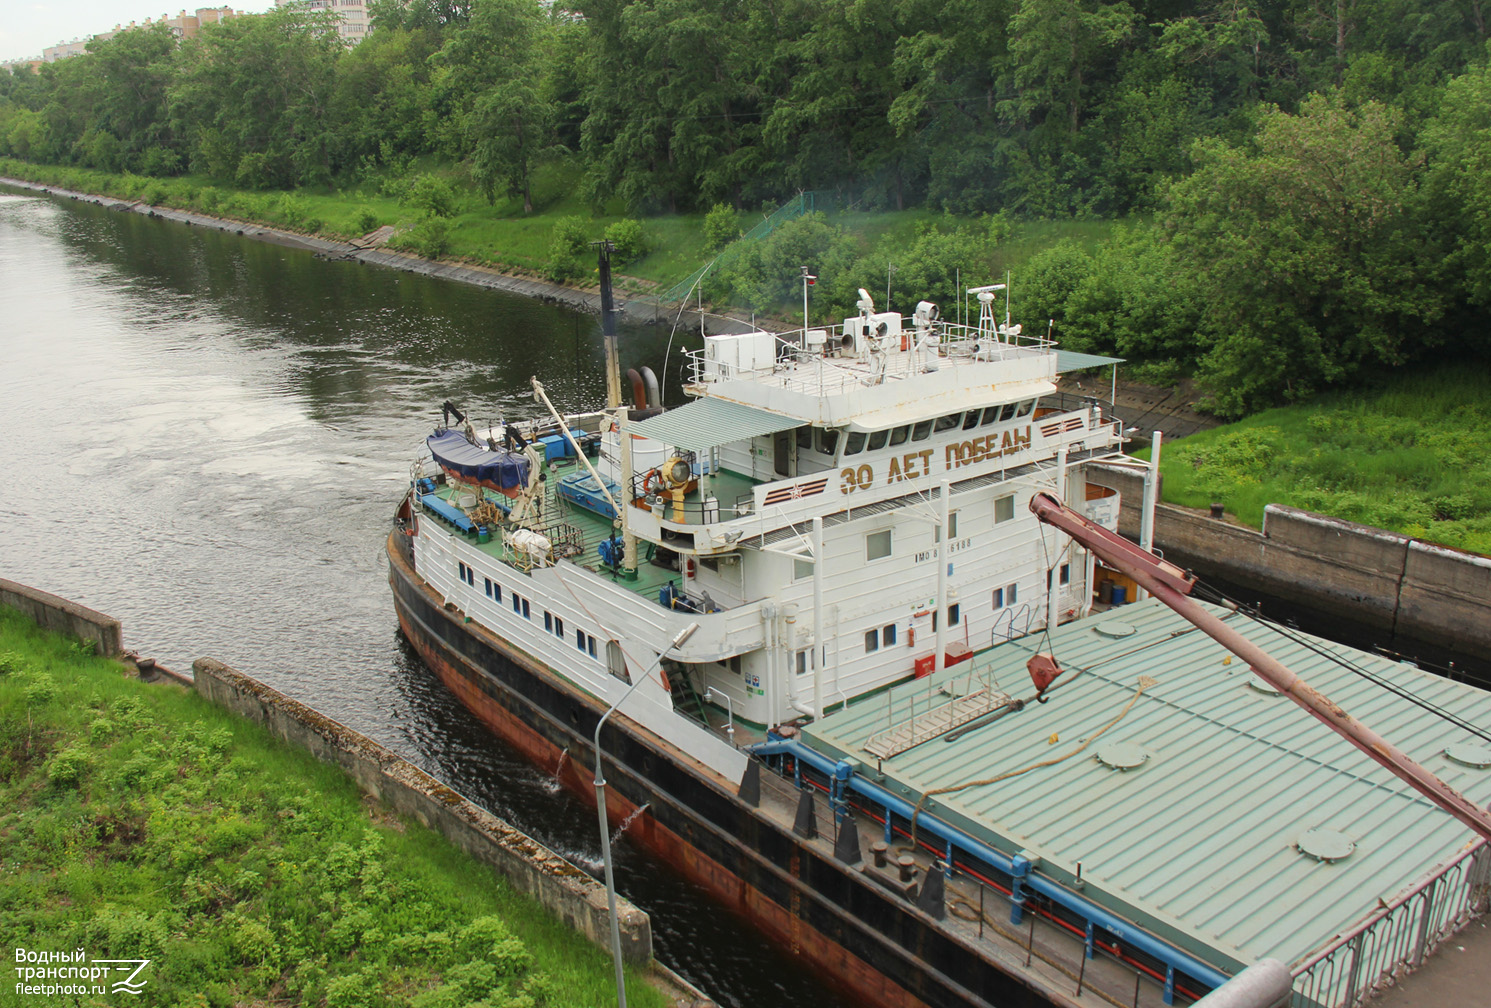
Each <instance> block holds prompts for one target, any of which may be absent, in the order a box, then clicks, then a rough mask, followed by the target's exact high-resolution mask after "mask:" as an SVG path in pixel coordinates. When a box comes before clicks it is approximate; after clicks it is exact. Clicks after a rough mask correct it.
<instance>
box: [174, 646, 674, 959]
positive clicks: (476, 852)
mask: <svg viewBox="0 0 1491 1008" xmlns="http://www.w3.org/2000/svg"><path fill="white" fill-rule="evenodd" d="M192 672H193V679H194V681H195V682H196V688H197V692H198V693H200V694H201V695H202V696H204V697H206V698H207V699H208V700H210V701H212V702H213V703H215V704H217V705H219V706H221V707H226V708H227V709H228V710H231V711H233V712H234V713H235V714H238V715H240V716H242V717H245V718H248V719H249V720H250V721H257V722H259V723H260V724H262V725H264V726H265V727H266V728H268V729H269V730H270V731H271V732H273V733H274V734H275V735H276V736H278V737H279V738H281V739H284V740H285V741H286V742H289V743H290V744H292V745H296V746H299V747H301V748H303V749H307V750H309V751H310V752H311V753H312V754H313V755H314V756H316V758H317V759H320V760H322V761H323V762H326V763H333V764H335V765H337V766H339V767H341V768H342V769H343V770H344V771H346V772H347V774H348V776H350V777H351V778H352V779H353V780H355V781H356V782H357V784H358V786H359V787H360V788H362V790H363V791H364V792H365V793H367V794H368V795H370V796H372V797H374V798H376V799H377V800H378V801H380V802H382V803H383V804H384V805H387V806H388V807H389V808H391V809H393V810H394V811H395V812H398V813H399V814H400V815H406V816H411V817H413V818H414V819H417V820H418V821H419V822H421V823H423V824H424V825H425V826H428V827H430V828H431V829H433V830H436V831H438V832H439V833H440V834H442V835H443V836H444V837H445V838H446V839H448V840H450V842H451V843H453V844H455V845H456V846H457V847H459V848H461V849H462V850H464V851H466V853H468V854H470V855H471V856H472V857H474V858H476V859H477V860H479V861H483V862H485V863H486V864H489V865H491V866H492V867H493V868H495V869H497V870H498V871H499V872H501V873H502V875H503V876H504V877H506V878H507V879H508V881H510V882H511V883H512V884H513V885H514V886H515V887H516V888H517V889H519V890H521V891H522V892H524V893H527V894H528V895H529V896H531V897H533V899H535V900H536V901H538V902H539V903H540V904H542V905H543V906H544V907H545V908H546V909H548V910H549V911H550V912H552V913H553V914H554V915H555V916H557V917H559V919H560V920H562V921H564V922H565V923H566V924H568V925H569V926H570V927H573V928H575V929H576V930H578V931H580V932H581V933H582V934H584V935H585V936H586V937H588V938H590V939H591V940H592V941H594V942H595V943H596V944H597V945H600V946H602V947H603V948H609V947H610V918H609V916H608V914H607V908H606V889H605V886H603V885H602V884H601V883H600V882H598V881H596V880H595V879H594V878H592V877H591V876H590V875H588V874H586V873H585V872H584V871H582V870H580V869H579V868H577V867H575V866H574V865H572V864H570V863H569V862H568V861H566V860H565V859H564V858H562V857H560V856H559V855H558V854H555V853H554V852H553V851H551V850H549V849H548V848H546V847H544V846H543V845H542V844H540V843H539V842H538V841H537V840H534V839H533V838H532V837H530V836H528V835H527V834H525V833H523V832H522V831H521V830H519V829H517V828H516V827H514V826H512V825H511V824H509V823H507V822H504V821H503V820H501V819H499V818H497V817H496V816H494V815H492V814H491V813H490V812H488V811H487V810H486V809H483V808H481V807H480V806H479V805H476V804H474V803H473V802H471V801H469V800H467V799H466V798H464V797H462V796H461V795H460V794H459V793H457V792H456V791H454V790H453V789H451V788H450V787H448V786H447V785H445V784H442V783H441V782H440V781H438V780H436V779H435V778H434V777H431V776H430V775H429V774H427V773H425V772H424V771H423V770H421V769H420V768H419V767H417V766H415V765H414V764H413V763H410V762H409V761H408V760H405V759H403V758H401V757H400V756H398V755H396V754H395V753H393V752H392V751H390V750H388V749H386V748H384V747H383V746H381V745H379V744H378V743H377V742H374V741H373V740H372V739H370V738H368V737H367V736H365V735H362V734H360V733H359V732H355V731H353V730H352V729H350V728H348V727H347V726H346V725H343V724H340V723H338V722H337V721H334V720H332V719H331V718H329V717H327V716H325V715H324V714H321V713H320V712H318V711H316V710H314V709H312V708H310V707H307V706H306V705H305V704H303V703H300V702H299V701H297V700H292V699H291V698H290V697H287V696H285V695H284V694H283V693H281V692H279V691H278V690H276V689H274V688H273V687H270V686H266V685H264V684H263V683H261V682H259V681H258V680H256V679H253V678H251V677H249V676H246V675H243V674H242V673H240V672H235V671H234V670H233V669H231V668H228V667H227V666H226V665H224V664H222V663H221V662H218V661H214V660H213V659H211V658H198V659H197V660H196V661H195V662H193V663H192ZM617 920H618V922H619V923H620V927H621V946H622V953H623V955H625V957H626V958H627V959H628V960H630V961H632V962H647V961H648V960H650V959H651V958H652V926H651V921H650V920H649V919H648V916H647V914H645V913H643V912H642V911H641V910H639V909H637V908H636V907H634V906H632V905H631V904H630V903H628V902H626V901H624V900H623V901H620V902H619V903H618V907H617Z"/></svg>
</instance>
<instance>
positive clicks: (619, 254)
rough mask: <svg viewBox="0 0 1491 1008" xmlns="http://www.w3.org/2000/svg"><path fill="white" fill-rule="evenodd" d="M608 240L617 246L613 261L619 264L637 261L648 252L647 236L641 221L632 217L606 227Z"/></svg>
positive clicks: (612, 255) (612, 257)
mask: <svg viewBox="0 0 1491 1008" xmlns="http://www.w3.org/2000/svg"><path fill="white" fill-rule="evenodd" d="M606 240H607V241H609V242H610V243H611V244H612V245H614V246H616V248H615V251H614V252H612V254H611V261H612V262H613V263H614V264H616V265H618V266H619V265H622V264H624V263H629V262H636V261H637V260H638V259H641V258H642V257H643V256H645V255H646V254H647V236H646V234H645V233H644V232H643V230H642V222H641V221H634V220H631V219H630V218H627V219H625V220H619V221H617V222H616V223H614V224H612V225H611V226H610V227H608V228H606Z"/></svg>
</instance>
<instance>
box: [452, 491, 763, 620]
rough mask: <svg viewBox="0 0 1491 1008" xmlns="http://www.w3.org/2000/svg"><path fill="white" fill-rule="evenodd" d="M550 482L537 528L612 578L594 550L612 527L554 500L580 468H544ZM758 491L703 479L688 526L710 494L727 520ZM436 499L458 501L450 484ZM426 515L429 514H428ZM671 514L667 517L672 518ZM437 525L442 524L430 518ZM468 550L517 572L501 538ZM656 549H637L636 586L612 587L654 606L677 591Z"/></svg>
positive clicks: (688, 510)
mask: <svg viewBox="0 0 1491 1008" xmlns="http://www.w3.org/2000/svg"><path fill="white" fill-rule="evenodd" d="M546 470H547V472H548V479H546V480H545V481H544V484H543V485H544V518H543V520H542V522H541V523H540V524H541V525H542V526H543V527H544V528H545V529H549V528H550V527H551V526H553V525H554V524H555V523H560V524H562V525H563V526H567V529H565V530H564V531H570V530H572V531H573V535H574V541H575V542H577V543H578V547H579V548H578V550H577V552H576V553H575V554H574V555H573V556H571V557H568V559H570V560H571V561H573V562H574V563H576V564H579V565H580V566H583V567H586V568H588V569H589V570H592V571H595V572H596V573H598V574H603V575H606V576H612V571H611V570H610V569H609V568H608V567H606V566H605V565H603V564H602V563H601V560H600V554H599V553H598V552H597V551H596V547H597V545H598V544H599V543H600V542H601V541H602V540H604V539H606V538H607V537H609V536H611V535H613V534H616V530H615V528H614V527H613V523H612V521H611V520H610V519H609V518H605V517H603V516H602V515H599V514H596V513H595V512H594V511H590V510H588V509H586V508H583V507H580V506H578V505H576V504H574V503H572V502H570V501H567V500H563V499H562V498H560V497H559V496H558V495H557V490H558V487H559V480H560V479H561V478H563V477H565V476H568V475H570V474H572V473H575V472H582V473H583V472H584V471H585V470H584V469H583V467H580V466H577V465H573V464H571V465H564V466H554V465H549V466H547V467H546ZM757 485H758V481H757V480H753V479H750V478H749V477H746V476H742V475H740V474H739V473H735V472H731V471H730V470H727V469H726V470H721V471H720V472H719V473H717V474H715V475H713V476H706V477H704V478H703V479H701V480H700V485H699V487H698V489H696V490H692V491H690V492H689V493H688V494H687V495H686V496H685V498H684V509H685V516H686V520H688V521H690V522H697V521H699V520H700V519H701V517H702V515H703V501H704V498H705V497H707V496H709V495H711V494H713V495H714V497H715V498H716V500H717V501H718V502H719V506H720V519H721V520H728V519H729V518H732V517H734V512H733V510H732V509H733V508H734V506H735V502H736V499H737V498H739V497H747V498H748V497H749V496H750V493H751V488H752V487H755V486H757ZM483 492H484V493H485V495H486V497H487V498H488V499H489V500H493V501H497V502H499V503H500V504H501V505H502V506H503V507H509V506H511V504H512V501H511V500H510V499H509V498H507V497H504V496H502V495H501V494H498V493H496V492H494V491H491V490H485V491H483ZM438 494H439V496H440V497H441V498H442V499H444V500H446V501H450V500H452V499H453V498H454V497H455V495H456V488H455V487H454V486H452V485H450V484H448V483H447V484H446V485H444V486H441V487H440V488H439V490H438ZM427 513H429V512H427ZM671 513H672V512H671V511H670V512H669V514H670V515H671ZM432 517H434V518H435V519H436V520H440V521H442V522H443V520H442V519H440V518H439V516H437V515H432ZM551 538H552V539H554V540H555V541H556V542H557V541H559V540H560V539H561V538H563V537H562V536H560V535H554V536H551ZM471 542H472V544H473V545H475V546H476V548H477V549H479V550H481V551H482V552H483V553H485V554H487V555H488V556H490V557H492V558H493V559H496V560H500V561H502V562H503V563H506V564H509V565H512V566H515V567H519V566H521V564H520V563H518V562H515V559H514V557H513V555H512V553H511V552H510V551H509V550H508V549H507V548H506V547H505V546H504V545H503V544H502V541H501V536H500V535H498V534H496V533H495V532H494V533H493V535H492V538H491V541H489V542H485V543H477V542H475V540H471ZM653 550H654V547H653V545H652V544H651V543H648V542H638V544H637V578H636V580H635V581H625V580H622V579H621V578H616V583H617V584H620V585H623V586H625V587H627V588H629V589H631V590H632V591H634V592H636V593H637V594H638V595H642V596H644V597H646V598H650V599H653V600H656V599H657V597H658V591H659V590H660V589H661V588H662V587H663V585H665V584H667V583H668V582H670V581H672V582H674V583H675V584H678V585H680V586H681V584H682V575H681V574H680V573H679V572H677V571H673V570H669V569H667V568H665V567H659V566H657V565H655V564H653V563H651V562H650V560H651V558H652V555H653Z"/></svg>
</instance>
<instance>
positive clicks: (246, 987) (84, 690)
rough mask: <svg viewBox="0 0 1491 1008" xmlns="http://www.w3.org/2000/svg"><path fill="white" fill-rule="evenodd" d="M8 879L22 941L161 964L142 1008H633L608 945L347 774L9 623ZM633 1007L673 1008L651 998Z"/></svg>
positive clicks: (62, 998)
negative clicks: (244, 1007)
mask: <svg viewBox="0 0 1491 1008" xmlns="http://www.w3.org/2000/svg"><path fill="white" fill-rule="evenodd" d="M370 812H371V814H372V818H370V817H369V816H370ZM0 863H3V865H4V871H0V929H3V930H4V932H5V934H6V935H7V940H8V942H9V946H8V947H9V948H22V949H27V950H30V951H32V952H54V953H69V954H70V953H72V952H73V951H74V950H75V949H82V950H85V952H84V954H85V955H86V956H87V957H88V959H89V960H94V959H108V958H118V959H150V960H151V963H150V965H149V966H148V967H146V968H145V970H144V971H143V972H142V973H141V974H140V975H139V977H138V979H139V980H142V981H144V987H143V989H142V992H141V994H140V996H139V997H138V998H132V999H131V1000H132V1001H137V1002H138V1003H139V1004H142V1005H201V1006H206V1005H214V1006H227V1005H239V1004H270V1003H274V1004H284V1005H326V1006H328V1008H381V1006H385V1005H395V1004H398V1005H414V1006H417V1008H456V1006H465V1005H480V1006H489V1008H498V1006H505V1008H539V1006H558V1005H572V1006H575V1008H591V1006H593V1005H596V1004H601V1003H604V1002H605V1001H606V999H607V997H608V996H609V997H614V993H610V994H608V992H610V991H612V974H611V968H610V961H609V959H608V958H607V957H606V956H605V954H604V953H603V952H602V951H601V950H599V949H596V948H594V947H592V946H591V945H589V944H588V943H587V942H586V941H585V940H584V939H583V938H581V937H580V936H579V935H577V934H575V933H574V932H572V931H570V930H568V929H567V928H565V927H564V926H563V925H561V924H559V923H558V922H557V921H555V920H554V919H553V918H551V917H549V916H548V915H547V914H546V913H544V912H543V911H542V910H540V909H538V908H537V907H536V906H534V905H533V904H532V903H531V902H529V901H528V900H527V899H526V898H524V897H522V896H521V895H519V894H517V893H515V892H514V891H513V890H512V889H511V888H510V887H509V886H508V885H507V884H506V883H505V882H504V881H503V880H501V879H499V878H498V877H496V876H495V875H493V873H492V872H490V871H489V870H487V869H486V868H484V867H482V866H480V865H477V864H476V863H474V862H473V861H471V860H470V859H469V858H468V857H466V856H465V855H462V854H460V853H458V852H457V851H455V850H454V848H452V847H451V846H450V845H449V844H448V843H446V842H445V841H444V840H442V839H441V838H439V837H437V836H435V835H434V834H432V833H431V832H429V831H428V830H425V829H423V828H421V827H419V826H417V825H411V824H406V823H403V822H401V821H399V820H397V819H395V818H392V817H391V816H388V815H387V814H385V813H382V812H381V811H380V810H379V809H378V808H377V807H373V808H371V809H369V808H367V807H365V806H364V805H363V803H362V801H361V798H360V796H359V794H358V792H357V789H356V788H355V786H353V785H352V783H351V782H350V781H349V780H348V779H347V778H346V777H345V776H344V775H342V774H341V772H340V771H337V770H335V769H333V768H330V767H328V766H325V765H323V764H321V763H318V762H317V761H315V760H314V759H313V758H311V757H310V756H309V755H306V754H304V753H301V752H299V751H292V750H289V749H287V748H286V747H284V746H282V745H279V744H277V743H275V742H273V741H272V740H270V739H269V737H268V735H267V733H265V732H264V731H262V730H261V729H260V728H259V727H258V726H256V725H252V724H249V723H248V722H245V721H243V720H241V719H239V718H236V717H234V716H232V715H230V714H228V713H226V712H224V711H222V710H220V709H218V708H215V707H212V706H211V705H209V704H208V703H206V702H205V701H202V700H201V699H199V698H198V697H196V696H195V695H191V694H183V693H181V692H180V691H178V690H176V689H173V688H171V687H167V686H146V685H143V684H141V683H139V682H137V681H131V680H127V679H124V678H123V677H122V676H121V675H120V670H119V667H118V666H117V665H115V664H114V663H113V662H109V661H105V660H102V659H97V658H92V657H89V656H88V655H87V654H86V653H85V652H83V651H82V650H81V649H80V648H79V647H78V646H77V645H76V644H74V643H70V642H67V641H64V640H63V639H61V638H59V637H55V636H52V635H45V634H42V633H41V632H40V631H38V630H37V629H36V628H35V627H34V626H33V625H32V624H30V623H29V622H27V621H25V620H24V619H23V618H22V617H20V616H19V615H18V614H16V613H15V612H13V611H9V610H0ZM116 979H117V978H116ZM27 982H30V983H38V984H39V983H54V984H56V983H68V982H69V981H67V980H53V981H41V980H29V981H27ZM628 992H629V1000H631V999H636V1001H637V1002H638V1003H641V1004H647V1005H661V1004H662V1003H663V1001H664V1000H665V999H664V998H663V997H662V995H661V994H660V993H658V992H657V991H655V990H653V989H652V988H651V987H649V986H647V985H646V984H643V983H636V984H631V985H629V987H628ZM6 993H7V994H9V993H10V992H9V990H8V985H7V991H6ZM16 997H17V999H16V1002H15V1003H18V1004H19V1003H27V1004H29V1003H32V1002H33V1001H35V1000H36V998H37V995H31V996H29V997H23V996H21V995H19V994H18V995H17V996H16ZM44 1000H45V1001H46V1003H47V1004H56V1005H65V1004H96V1003H101V1002H99V1001H98V1000H97V998H96V997H93V996H90V995H83V996H76V997H75V996H70V995H57V996H55V997H51V998H45V999H44ZM111 1003H112V1002H111Z"/></svg>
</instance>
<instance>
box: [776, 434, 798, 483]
mask: <svg viewBox="0 0 1491 1008" xmlns="http://www.w3.org/2000/svg"><path fill="white" fill-rule="evenodd" d="M771 459H772V469H773V471H775V472H776V474H777V475H778V476H783V477H791V476H796V475H797V435H796V433H795V432H794V431H790V430H784V431H777V432H776V433H775V434H773V435H772V438H771Z"/></svg>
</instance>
